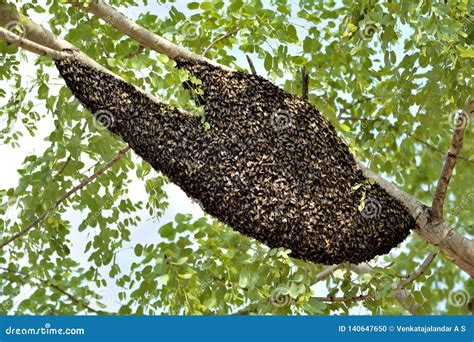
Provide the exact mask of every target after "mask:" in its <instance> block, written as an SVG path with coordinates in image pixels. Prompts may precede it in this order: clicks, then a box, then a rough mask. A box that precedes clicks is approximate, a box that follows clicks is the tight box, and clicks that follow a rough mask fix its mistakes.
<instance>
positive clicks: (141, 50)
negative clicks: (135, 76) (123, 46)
mask: <svg viewBox="0 0 474 342" xmlns="http://www.w3.org/2000/svg"><path fill="white" fill-rule="evenodd" d="M144 50H145V47H144V46H143V45H140V46H139V47H138V48H137V49H136V50H135V51H132V52H130V53H129V54H128V55H126V56H125V59H132V58H133V57H136V56H138V55H139V54H141V53H142V52H143V51H144Z"/></svg>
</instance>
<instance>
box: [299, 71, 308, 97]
mask: <svg viewBox="0 0 474 342" xmlns="http://www.w3.org/2000/svg"><path fill="white" fill-rule="evenodd" d="M301 77H302V80H301V97H302V98H303V99H304V100H307V99H308V90H309V73H308V72H307V71H306V66H303V67H302V68H301Z"/></svg>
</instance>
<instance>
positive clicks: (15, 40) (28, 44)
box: [0, 27, 67, 59]
mask: <svg viewBox="0 0 474 342" xmlns="http://www.w3.org/2000/svg"><path fill="white" fill-rule="evenodd" d="M0 40H4V41H6V42H8V43H10V44H13V45H16V46H18V47H21V48H22V49H25V50H27V51H30V52H33V53H35V54H37V55H39V56H49V57H52V58H54V59H62V58H65V57H66V56H67V53H65V52H61V51H57V50H53V49H50V48H48V47H46V46H43V45H40V44H37V43H35V42H33V41H31V40H28V39H26V38H23V37H21V36H19V35H17V34H15V33H13V32H10V31H8V30H6V29H4V28H3V27H0Z"/></svg>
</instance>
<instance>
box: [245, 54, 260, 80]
mask: <svg viewBox="0 0 474 342" xmlns="http://www.w3.org/2000/svg"><path fill="white" fill-rule="evenodd" d="M245 57H246V58H247V62H248V63H249V67H250V71H251V72H252V74H253V75H257V70H256V69H255V65H253V62H252V59H251V58H250V56H249V55H245Z"/></svg>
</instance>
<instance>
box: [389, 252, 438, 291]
mask: <svg viewBox="0 0 474 342" xmlns="http://www.w3.org/2000/svg"><path fill="white" fill-rule="evenodd" d="M436 255H438V253H434V252H429V253H428V255H427V257H426V259H425V260H424V261H423V263H422V264H421V265H420V266H419V267H418V268H417V269H416V271H415V272H413V273H412V274H411V275H410V276H409V277H408V278H407V279H405V280H402V281H401V282H400V283H398V285H397V287H396V289H397V290H403V289H404V288H405V287H407V286H408V285H410V284H411V283H413V282H414V281H415V280H416V279H418V278H419V277H420V276H421V275H422V274H423V273H424V272H425V271H426V269H427V268H428V267H429V266H430V265H431V263H432V262H433V260H434V258H436Z"/></svg>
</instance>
